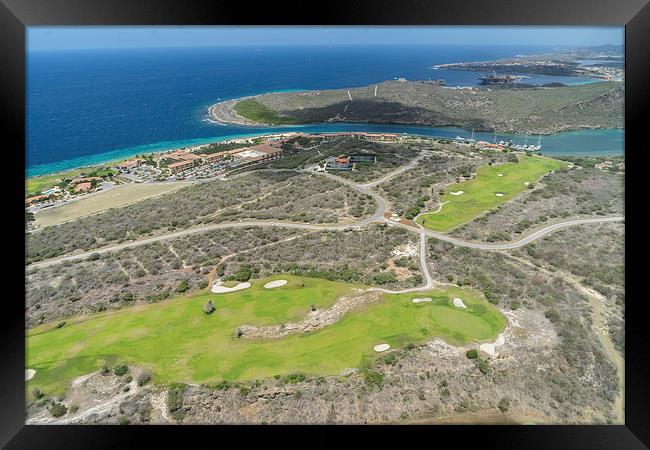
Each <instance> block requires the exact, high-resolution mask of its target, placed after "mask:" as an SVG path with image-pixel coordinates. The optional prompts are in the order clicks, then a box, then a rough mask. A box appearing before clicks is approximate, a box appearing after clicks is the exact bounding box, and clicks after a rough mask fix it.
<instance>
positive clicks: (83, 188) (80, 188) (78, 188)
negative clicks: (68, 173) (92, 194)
mask: <svg viewBox="0 0 650 450" xmlns="http://www.w3.org/2000/svg"><path fill="white" fill-rule="evenodd" d="M92 188H93V185H92V183H91V182H90V181H84V182H83V183H78V184H76V185H75V187H74V191H75V192H87V191H89V190H91V189H92Z"/></svg>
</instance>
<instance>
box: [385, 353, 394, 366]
mask: <svg viewBox="0 0 650 450" xmlns="http://www.w3.org/2000/svg"><path fill="white" fill-rule="evenodd" d="M384 364H387V365H389V366H394V365H395V364H397V356H395V354H394V353H390V354H388V355H386V356H384Z"/></svg>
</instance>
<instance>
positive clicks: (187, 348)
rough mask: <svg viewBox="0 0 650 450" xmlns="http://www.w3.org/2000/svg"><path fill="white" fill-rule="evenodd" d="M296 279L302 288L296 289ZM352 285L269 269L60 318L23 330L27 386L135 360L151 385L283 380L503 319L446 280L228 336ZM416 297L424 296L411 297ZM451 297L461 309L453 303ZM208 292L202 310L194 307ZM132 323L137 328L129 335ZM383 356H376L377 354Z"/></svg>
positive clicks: (481, 335) (356, 363)
mask: <svg viewBox="0 0 650 450" xmlns="http://www.w3.org/2000/svg"><path fill="white" fill-rule="evenodd" d="M274 279H286V280H288V283H287V285H285V286H284V287H283V289H282V290H280V291H276V290H269V289H264V287H263V286H264V284H265V283H267V282H269V281H272V280H274ZM301 280H304V284H305V286H304V287H301ZM355 287H360V286H359V285H355V284H350V283H342V282H332V281H327V280H323V279H317V278H307V277H296V276H291V275H279V276H274V277H271V278H265V279H260V280H254V281H253V282H252V286H251V288H249V289H246V290H243V291H236V292H232V293H227V294H218V295H217V294H212V293H205V292H203V293H199V294H196V295H193V296H189V297H178V298H176V299H171V300H168V301H164V302H159V303H154V304H146V305H137V306H134V307H130V308H126V309H122V310H118V311H107V312H103V313H99V314H95V315H93V316H90V317H77V318H70V319H68V321H67V325H66V326H65V327H63V328H58V329H57V328H55V326H54V324H44V325H41V326H38V327H35V328H33V329H31V330H29V331H28V333H27V342H26V346H27V367H33V368H35V369H36V370H37V373H36V376H35V377H34V378H33V379H32V380H30V381H29V382H28V386H27V389H28V390H27V392H29V391H30V390H31V389H33V388H34V387H36V386H38V387H39V388H40V389H41V390H43V392H45V393H46V394H48V395H51V394H55V393H63V392H64V391H65V389H66V386H68V383H69V382H70V381H71V380H72V379H73V378H74V377H77V376H80V375H83V374H86V373H89V372H92V371H94V370H96V369H98V368H100V367H102V366H103V365H107V366H109V367H111V366H113V365H114V364H115V363H116V362H117V361H118V360H119V361H120V363H124V364H129V365H136V366H144V367H147V368H149V369H150V370H151V372H152V373H153V374H154V375H155V380H156V382H158V383H204V384H216V383H219V382H222V381H224V380H225V381H230V382H235V381H250V380H255V379H258V378H269V377H273V376H274V375H281V376H283V377H286V379H287V381H288V382H294V381H300V379H301V378H302V377H303V376H311V375H334V374H338V373H340V372H341V371H342V370H344V369H346V368H349V367H360V366H361V364H362V362H363V361H364V360H368V359H375V358H379V357H381V356H379V355H377V354H376V353H375V352H374V351H373V346H374V345H376V344H377V343H380V342H386V343H388V344H390V345H391V347H392V348H399V347H403V346H405V345H407V344H409V343H420V342H424V341H427V340H430V339H431V338H432V337H435V336H440V337H442V338H444V339H445V340H447V341H448V342H451V343H466V342H473V341H491V340H494V338H495V337H496V336H497V335H498V334H499V333H500V332H501V331H502V330H503V328H504V327H505V325H506V319H505V317H504V316H503V315H502V314H501V313H500V312H499V311H498V310H497V309H496V308H495V307H493V306H492V305H490V304H488V303H487V302H485V301H484V300H482V299H480V298H479V296H478V295H477V294H476V293H475V292H474V291H471V290H468V289H461V288H450V289H445V290H432V291H426V292H424V293H418V294H399V295H397V294H392V295H388V294H384V301H381V302H379V303H374V304H372V305H369V306H366V307H364V308H363V309H361V310H358V311H355V312H352V313H349V314H347V315H345V316H344V317H343V318H342V319H341V320H339V321H338V322H337V323H335V324H333V325H331V326H328V327H325V328H323V329H321V330H317V331H314V332H310V333H300V334H294V335H289V336H286V337H284V338H282V339H271V340H248V339H242V338H237V337H236V333H235V330H236V329H237V327H239V326H240V325H243V324H251V325H267V324H282V323H289V322H291V321H296V320H300V319H301V318H303V317H305V316H306V315H307V314H308V311H309V309H310V305H312V304H314V305H316V307H317V308H318V309H325V308H328V307H330V306H331V305H332V304H333V303H334V302H335V301H336V299H337V297H339V296H341V295H349V294H353V293H354V291H352V289H353V288H355ZM414 295H416V296H422V295H426V296H427V297H431V298H432V299H433V301H432V302H430V303H424V304H417V305H416V304H414V303H412V301H411V300H412V298H413V297H414ZM454 297H461V298H462V299H463V302H464V303H465V304H466V305H467V307H468V308H467V309H464V310H460V309H458V308H454V307H453V306H452V303H451V299H452V298H454ZM208 300H212V301H213V303H214V304H215V306H216V307H217V310H216V312H215V313H214V314H212V315H211V316H206V315H205V314H204V313H203V309H202V308H203V305H204V304H205V303H206V302H207V301H208ZM134 329H138V330H140V331H142V332H139V333H133V330H134ZM382 356H385V355H382Z"/></svg>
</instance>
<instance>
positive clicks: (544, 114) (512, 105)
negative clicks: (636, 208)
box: [209, 79, 624, 134]
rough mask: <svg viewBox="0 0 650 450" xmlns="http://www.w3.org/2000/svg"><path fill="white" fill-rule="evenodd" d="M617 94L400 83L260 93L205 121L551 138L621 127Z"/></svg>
mask: <svg viewBox="0 0 650 450" xmlns="http://www.w3.org/2000/svg"><path fill="white" fill-rule="evenodd" d="M623 97H624V87H623V83H621V82H616V81H604V82H595V83H589V84H583V85H571V86H555V87H542V86H537V87H530V86H527V87H516V86H513V87H509V88H505V89H504V88H500V89H494V88H491V87H479V86H476V87H462V88H454V87H444V86H439V85H436V84H434V83H431V82H427V81H407V80H404V79H400V80H392V81H385V82H383V83H379V84H376V85H375V84H373V85H370V86H364V87H358V88H350V89H335V90H316V91H303V92H279V93H268V94H262V95H257V96H252V97H246V98H240V99H233V100H228V101H225V102H220V103H217V104H215V105H212V106H211V107H210V109H209V111H210V115H211V117H212V119H213V120H215V121H217V122H222V123H229V124H237V125H256V126H259V125H292V124H307V123H323V122H330V123H331V122H368V123H382V124H389V123H390V124H403V125H424V126H435V127H444V126H455V127H460V128H465V129H472V128H474V129H476V130H477V131H479V130H481V131H495V132H499V133H525V134H551V133H556V132H560V131H568V130H579V129H586V128H622V127H623Z"/></svg>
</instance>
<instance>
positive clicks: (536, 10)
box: [0, 0, 650, 449]
mask: <svg viewBox="0 0 650 450" xmlns="http://www.w3.org/2000/svg"><path fill="white" fill-rule="evenodd" d="M346 3H347V4H346ZM314 7H315V8H314ZM32 25H619V26H622V25H624V26H625V30H626V33H625V46H626V50H625V58H626V60H625V70H626V87H625V89H626V95H625V142H626V159H629V160H628V161H627V163H626V168H627V169H626V193H627V195H626V223H625V233H626V243H627V241H628V240H629V241H630V242H632V243H633V245H631V246H626V268H627V270H626V291H627V299H628V301H627V302H626V314H625V324H626V358H625V360H626V371H625V372H626V380H625V381H626V385H625V386H626V387H625V391H626V396H625V404H626V415H625V425H609V426H530V427H522V426H490V427H487V426H483V427H478V426H461V427H459V426H455V427H454V426H440V425H438V426H436V428H435V430H433V431H432V430H431V429H430V428H429V427H426V426H414V427H366V428H361V429H360V428H358V427H284V428H283V429H278V428H277V427H266V426H261V427H220V429H219V430H215V429H214V427H210V426H207V427H203V426H201V427H159V426H148V427H116V426H42V425H41V426H26V425H25V424H24V419H25V412H24V409H25V402H24V398H25V392H24V386H25V383H24V378H23V377H24V375H23V374H24V368H25V364H24V355H25V350H24V345H25V330H24V318H23V315H24V310H23V307H24V301H23V299H24V294H25V292H24V287H21V286H20V281H19V280H20V279H24V276H25V274H24V267H22V266H21V263H20V261H21V259H22V260H24V243H23V242H20V240H19V239H15V238H13V237H14V236H20V235H23V236H24V222H23V219H22V212H21V211H20V210H23V209H24V204H23V200H24V196H23V192H22V190H21V189H16V188H15V187H14V186H20V185H21V183H24V179H19V178H21V177H22V176H23V175H24V172H23V173H22V174H20V170H19V167H21V165H22V167H24V156H25V155H24V146H25V112H26V111H25V28H26V27H28V26H32ZM0 33H1V34H2V39H0V50H1V53H2V60H3V62H4V64H3V65H2V66H1V67H2V70H0V77H2V96H1V97H0V102H1V109H0V111H1V114H2V123H3V124H4V125H5V129H6V132H5V134H4V139H3V143H4V144H5V148H4V149H3V151H4V152H5V154H4V155H3V158H4V159H5V161H4V164H7V165H6V166H5V169H4V171H3V172H4V173H3V178H4V180H3V181H4V186H5V189H4V191H5V195H4V197H5V198H4V199H3V200H4V201H3V206H4V208H5V209H6V210H7V215H8V216H10V217H11V218H12V219H13V220H9V221H7V222H5V223H4V225H5V226H4V228H5V233H3V235H4V236H5V244H7V243H12V244H13V245H6V248H9V249H10V250H11V253H10V255H11V256H10V257H9V258H5V261H7V262H8V264H7V266H6V269H5V271H4V277H3V278H4V280H5V285H6V290H4V291H5V295H4V304H3V313H4V314H3V319H4V320H3V324H2V326H1V327H0V335H1V336H2V339H1V340H0V342H1V343H2V344H1V350H0V351H1V352H2V365H1V366H0V367H1V370H0V377H1V379H2V382H1V383H0V400H1V401H0V446H3V447H5V448H11V449H14V448H16V449H17V448H39V449H42V448H66V449H72V448H118V447H124V448H130V447H132V446H133V445H134V444H135V443H136V441H137V439H138V438H140V439H144V438H146V439H147V441H145V442H147V445H146V446H147V447H150V446H153V445H154V444H153V443H152V441H150V440H149V439H151V438H152V437H155V439H156V440H160V441H161V442H165V443H166V444H168V445H173V444H176V443H178V444H177V446H178V445H188V444H189V442H197V441H198V440H202V439H204V438H205V439H207V442H213V444H212V445H210V446H213V445H226V444H225V441H224V443H223V444H217V442H215V441H214V439H215V434H217V435H219V436H221V437H222V436H223V435H224V433H226V432H228V433H227V434H231V433H242V434H243V435H244V436H246V439H247V441H246V444H247V445H248V444H249V443H250V437H251V436H252V433H249V432H257V433H260V432H262V433H264V434H265V436H267V437H268V439H273V438H274V437H279V436H277V433H278V432H282V433H283V434H284V433H287V435H289V436H292V437H291V439H292V440H293V439H295V438H296V437H297V435H296V434H295V433H299V435H300V438H298V439H296V442H297V443H300V442H302V443H308V445H310V446H311V445H313V444H314V443H317V444H321V445H322V444H325V443H326V442H328V441H329V440H331V441H332V442H333V443H334V445H338V444H340V443H341V440H342V439H348V438H349V437H348V435H349V432H350V431H351V428H355V431H360V432H361V433H363V434H366V435H367V436H368V437H370V434H372V437H374V438H375V439H380V440H382V441H384V442H388V440H389V439H390V438H391V437H395V438H398V439H402V443H404V442H409V443H412V445H420V444H416V439H417V438H427V437H428V439H431V436H433V435H435V439H436V444H433V445H442V444H441V443H442V442H443V440H441V439H440V438H441V437H442V436H443V435H444V436H445V437H453V439H454V440H455V444H454V446H456V447H458V446H459V445H461V446H462V444H464V443H468V442H472V441H473V442H476V443H477V445H481V446H482V447H488V448H492V447H496V448H517V449H536V448H540V449H541V448H553V449H560V448H588V449H601V448H602V449H614V448H626V449H627V448H630V449H631V448H647V447H646V446H647V445H650V427H648V426H647V420H648V418H650V407H649V406H648V405H649V404H650V402H649V400H650V398H649V395H648V393H649V389H648V380H650V362H649V358H648V357H649V356H650V355H649V353H650V352H649V351H648V345H647V344H646V342H647V338H648V331H647V330H648V327H647V326H646V325H645V320H646V319H645V318H644V316H645V314H646V312H647V310H648V308H647V307H646V306H645V302H647V296H644V295H643V294H644V290H643V286H642V284H643V283H642V280H641V279H640V278H639V277H634V276H633V271H634V270H635V266H633V265H632V263H631V261H634V260H635V257H637V256H643V255H644V253H643V249H642V248H641V246H640V245H634V243H636V242H637V240H636V239H634V237H636V236H635V235H637V236H639V240H638V242H639V243H640V242H642V238H641V237H642V236H643V231H644V230H643V228H642V227H643V222H642V219H641V218H640V216H641V214H642V213H643V212H642V211H641V210H642V209H643V208H646V206H643V205H645V204H647V202H644V201H643V196H642V194H638V195H639V197H640V198H639V201H638V202H633V198H634V196H636V195H637V194H633V193H632V191H631V189H632V188H631V186H632V183H634V180H642V179H643V178H642V177H643V172H642V171H643V166H644V161H643V159H644V155H643V153H642V151H646V152H647V150H646V148H647V147H644V143H645V140H646V134H645V133H644V131H645V130H644V128H645V125H646V124H645V122H644V117H643V113H646V114H647V113H648V111H649V107H648V99H649V98H650V84H649V81H650V80H649V77H648V61H647V59H648V55H650V48H649V43H650V5H648V4H647V2H646V0H627V1H624V2H623V1H620V0H619V1H614V0H591V1H590V0H573V1H570V2H567V0H545V1H543V2H541V1H539V0H535V1H532V0H516V1H513V0H506V1H502V2H498V1H496V0H481V1H472V2H468V1H462V2H449V1H447V2H444V3H443V2H431V1H412V0H408V1H407V0H399V1H385V0H382V1H355V2H340V1H330V2H327V3H325V4H319V5H312V8H308V5H307V4H306V3H305V2H303V3H294V4H285V5H279V4H278V3H275V2H264V3H261V4H259V5H254V4H253V3H251V2H246V3H244V2H234V3H233V2H223V1H218V2H208V1H194V2H190V1H187V0H186V1H179V0H141V1H137V2H135V1H133V0H132V1H128V0H119V1H118V0H104V1H101V0H2V4H1V5H0ZM628 149H629V150H630V152H629V153H628V152H627V150H628ZM14 178H15V179H14ZM639 186H641V190H643V187H642V185H641V183H639ZM627 206H630V207H629V208H627ZM628 216H629V217H628ZM635 216H638V220H635ZM628 219H629V220H628ZM9 236H10V237H9ZM7 237H9V238H8V239H7ZM639 260H640V259H639ZM637 270H638V273H639V274H640V272H641V270H643V269H642V267H637ZM10 285H11V286H10ZM21 295H22V297H21ZM188 428H190V429H191V430H189V431H188ZM370 430H371V431H370ZM244 433H246V434H244ZM402 433H404V435H403V434H402ZM406 433H408V439H409V441H404V439H405V437H406V436H405V435H406ZM413 433H415V434H417V437H416V436H414V435H413ZM221 437H220V439H221ZM287 438H288V436H284V440H285V441H286V439H287ZM303 438H307V439H308V441H304V440H302V439H303ZM425 442H426V441H425ZM166 446H167V445H166ZM305 446H306V445H305Z"/></svg>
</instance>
